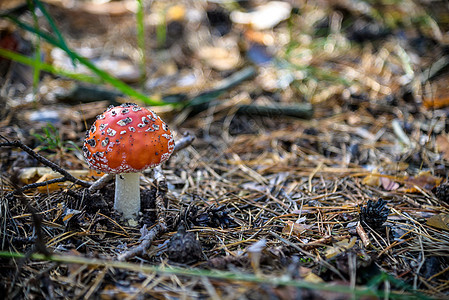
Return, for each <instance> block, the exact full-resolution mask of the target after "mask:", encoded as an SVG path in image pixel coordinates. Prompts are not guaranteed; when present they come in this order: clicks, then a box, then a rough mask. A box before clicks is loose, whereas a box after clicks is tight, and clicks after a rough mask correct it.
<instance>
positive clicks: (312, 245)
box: [300, 235, 350, 250]
mask: <svg viewBox="0 0 449 300" xmlns="http://www.w3.org/2000/svg"><path fill="white" fill-rule="evenodd" d="M347 238H350V236H349V235H343V236H331V235H328V236H325V237H322V238H321V239H318V240H316V241H313V242H310V243H308V244H305V245H300V246H301V247H302V248H303V249H304V250H312V249H315V248H318V247H321V246H323V245H326V244H330V243H331V242H332V241H341V240H344V239H347Z"/></svg>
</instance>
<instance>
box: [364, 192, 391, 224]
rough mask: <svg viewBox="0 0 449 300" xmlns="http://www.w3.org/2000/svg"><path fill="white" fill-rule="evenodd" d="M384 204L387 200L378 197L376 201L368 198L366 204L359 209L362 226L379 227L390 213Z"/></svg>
mask: <svg viewBox="0 0 449 300" xmlns="http://www.w3.org/2000/svg"><path fill="white" fill-rule="evenodd" d="M386 204H387V202H386V201H385V200H383V199H379V200H378V201H376V202H373V201H371V200H368V203H367V204H366V206H365V207H362V208H361V209H360V222H361V223H362V226H364V225H365V226H366V225H367V226H369V227H370V228H372V229H380V228H381V227H382V225H383V223H385V221H386V220H387V218H388V214H389V213H390V209H389V208H388V207H386ZM365 226H364V227H365Z"/></svg>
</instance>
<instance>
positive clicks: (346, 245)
mask: <svg viewBox="0 0 449 300" xmlns="http://www.w3.org/2000/svg"><path fill="white" fill-rule="evenodd" d="M356 241H357V238H356V237H353V238H352V239H351V240H350V241H349V240H348V239H344V240H341V241H339V242H337V243H335V244H334V245H333V246H332V247H328V248H327V249H326V252H325V255H326V258H332V257H334V256H336V255H338V254H340V253H342V252H345V251H346V250H349V249H351V248H352V247H354V245H355V242H356Z"/></svg>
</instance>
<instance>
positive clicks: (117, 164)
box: [83, 103, 175, 219]
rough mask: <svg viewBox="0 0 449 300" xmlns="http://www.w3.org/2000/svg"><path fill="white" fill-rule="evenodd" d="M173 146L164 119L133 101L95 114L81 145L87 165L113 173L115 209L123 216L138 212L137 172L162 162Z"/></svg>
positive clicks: (131, 215) (129, 216)
mask: <svg viewBox="0 0 449 300" xmlns="http://www.w3.org/2000/svg"><path fill="white" fill-rule="evenodd" d="M174 149H175V142H174V140H173V136H172V134H171V132H170V130H169V129H168V126H167V125H166V124H165V123H164V121H162V119H161V118H160V117H158V116H157V115H156V114H155V113H154V112H153V111H151V110H148V109H146V108H143V107H139V106H138V105H137V104H134V103H126V104H122V105H120V106H116V107H113V106H112V105H111V106H109V107H108V109H107V110H106V111H105V112H104V113H103V114H101V115H99V116H97V120H96V121H95V122H94V124H93V125H92V127H91V128H90V129H89V130H88V131H87V132H86V139H85V140H84V146H83V152H84V157H85V158H86V160H87V163H88V164H89V167H90V168H92V169H96V170H98V171H102V172H105V173H109V174H116V176H115V200H114V208H115V209H116V210H117V211H118V212H121V213H123V216H124V217H125V218H126V219H131V218H133V216H134V217H135V216H136V215H137V214H138V212H139V211H140V188H139V178H140V176H139V172H140V171H143V170H145V169H147V168H154V167H156V166H158V165H159V164H161V163H163V162H164V161H166V160H167V159H168V158H169V157H170V155H171V154H172V152H173V150H174Z"/></svg>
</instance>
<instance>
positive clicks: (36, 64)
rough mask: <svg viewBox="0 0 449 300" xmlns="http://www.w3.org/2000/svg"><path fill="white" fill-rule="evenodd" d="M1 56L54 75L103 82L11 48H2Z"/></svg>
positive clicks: (96, 82)
mask: <svg viewBox="0 0 449 300" xmlns="http://www.w3.org/2000/svg"><path fill="white" fill-rule="evenodd" d="M0 56H2V57H4V58H7V59H10V60H13V61H15V62H18V63H21V64H24V65H28V66H31V67H33V68H38V69H40V70H42V71H46V72H49V73H52V74H54V75H58V76H62V77H67V78H70V79H74V80H79V81H83V82H88V83H94V84H98V83H101V82H102V81H101V80H100V79H99V78H96V77H92V76H90V75H85V74H81V73H73V72H69V71H65V70H63V69H61V68H57V67H54V66H52V65H49V64H46V63H43V62H41V61H40V60H38V61H36V60H35V59H33V58H30V57H28V56H25V55H22V54H19V53H16V52H13V51H10V50H6V49H2V48H0Z"/></svg>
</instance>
